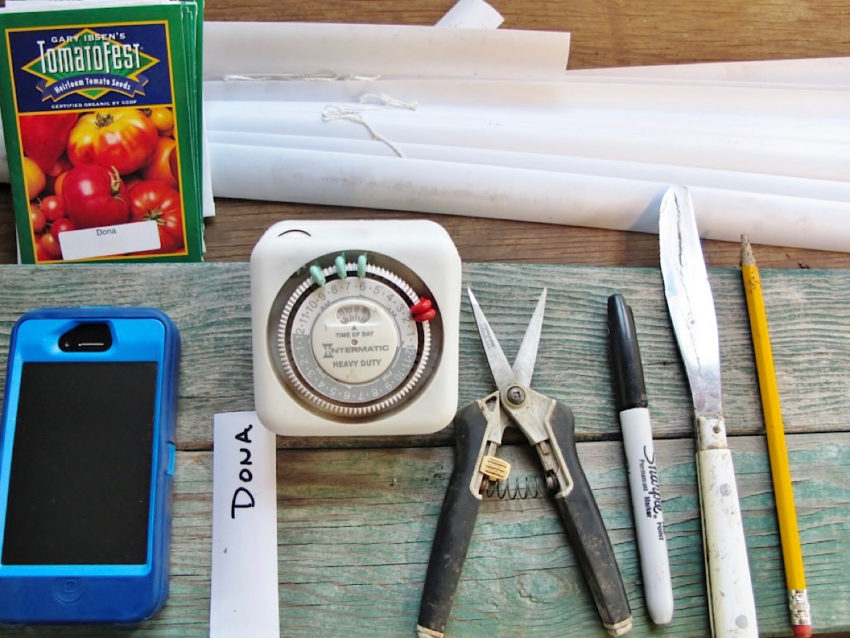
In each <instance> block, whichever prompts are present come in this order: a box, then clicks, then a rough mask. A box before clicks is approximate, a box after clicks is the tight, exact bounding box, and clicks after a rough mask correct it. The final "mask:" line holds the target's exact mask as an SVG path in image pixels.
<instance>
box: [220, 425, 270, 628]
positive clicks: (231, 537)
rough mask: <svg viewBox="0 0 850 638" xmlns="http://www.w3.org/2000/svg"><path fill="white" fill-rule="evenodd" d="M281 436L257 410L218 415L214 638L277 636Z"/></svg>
mask: <svg viewBox="0 0 850 638" xmlns="http://www.w3.org/2000/svg"><path fill="white" fill-rule="evenodd" d="M276 461H277V457H276V449H275V435H274V434H273V433H272V432H270V431H269V430H267V429H266V428H265V427H264V426H263V424H262V423H260V421H259V419H257V414H256V412H227V413H224V414H216V415H215V417H214V421H213V515H212V570H211V572H212V574H211V578H210V581H211V582H210V638H243V637H244V636H251V638H278V637H279V636H280V619H279V613H278V583H277V473H276V470H275V465H276Z"/></svg>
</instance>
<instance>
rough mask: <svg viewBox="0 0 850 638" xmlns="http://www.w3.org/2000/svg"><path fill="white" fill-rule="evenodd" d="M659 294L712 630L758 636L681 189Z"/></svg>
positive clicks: (671, 196) (707, 293) (706, 313)
mask: <svg viewBox="0 0 850 638" xmlns="http://www.w3.org/2000/svg"><path fill="white" fill-rule="evenodd" d="M658 239H659V245H660V247H661V274H662V277H663V279H664V293H665V296H666V297H667V307H668V309H669V311H670V319H671V322H672V324H673V331H674V332H675V333H676V340H677V341H678V343H679V350H680V351H681V354H682V360H683V361H684V364H685V370H686V371H687V375H688V383H689V384H690V387H691V394H692V395H693V402H694V416H695V421H694V423H695V428H696V439H697V452H696V468H697V479H698V482H699V494H700V511H701V515H702V535H703V552H704V555H705V567H706V584H707V589H708V597H709V619H710V622H711V631H712V635H713V636H715V637H718V638H719V637H726V636H730V637H732V636H734V637H735V638H744V637H745V636H746V637H749V636H753V637H757V636H758V626H757V621H756V608H755V600H754V597H753V586H752V581H751V578H750V567H749V562H748V561H747V543H746V539H745V537H744V525H743V521H742V519H741V509H740V504H739V503H738V488H737V486H736V484H735V468H734V467H733V465H732V452H731V451H730V450H729V446H728V445H727V442H726V423H725V421H724V419H723V408H722V403H721V391H720V345H719V341H718V337H717V317H716V315H715V312H714V299H713V298H712V295H711V286H710V285H709V283H708V273H707V272H706V269H705V261H704V260H703V256H702V248H701V247H700V239H699V233H698V231H697V224H696V219H695V218H694V212H693V205H692V204H691V198H690V194H689V193H688V191H687V189H686V188H683V187H681V186H673V187H671V188H669V189H668V190H667V191H666V192H665V193H664V196H663V198H662V199H661V211H660V215H659V219H658Z"/></svg>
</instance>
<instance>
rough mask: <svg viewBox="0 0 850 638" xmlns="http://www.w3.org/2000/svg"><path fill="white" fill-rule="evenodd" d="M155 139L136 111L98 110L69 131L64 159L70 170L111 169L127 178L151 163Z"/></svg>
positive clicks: (145, 119) (155, 134)
mask: <svg viewBox="0 0 850 638" xmlns="http://www.w3.org/2000/svg"><path fill="white" fill-rule="evenodd" d="M158 139H159V133H158V131H157V128H156V126H154V125H153V123H152V122H151V121H150V119H148V117H147V116H146V115H145V114H144V113H142V112H141V111H139V110H138V109H99V110H97V111H92V112H91V113H87V114H85V115H83V116H82V117H81V118H80V119H79V121H78V122H77V124H76V125H75V126H74V128H73V129H71V135H70V137H69V138H68V159H70V160H71V163H72V164H73V165H74V166H77V165H79V164H97V165H98V166H103V167H104V168H107V169H111V168H112V167H115V168H116V169H118V172H119V173H120V174H121V175H127V174H129V173H132V172H134V171H137V170H139V169H140V168H142V167H143V166H146V165H147V164H148V163H149V162H150V161H151V159H152V158H153V154H154V151H155V150H156V142H157V140H158Z"/></svg>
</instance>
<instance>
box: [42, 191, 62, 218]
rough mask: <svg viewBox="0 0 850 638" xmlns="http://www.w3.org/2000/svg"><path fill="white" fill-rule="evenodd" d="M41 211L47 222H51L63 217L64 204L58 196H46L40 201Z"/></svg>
mask: <svg viewBox="0 0 850 638" xmlns="http://www.w3.org/2000/svg"><path fill="white" fill-rule="evenodd" d="M41 211H42V212H43V213H44V216H45V218H46V219H47V221H49V222H52V221H54V220H57V219H59V218H60V217H64V216H65V203H64V202H63V201H62V198H61V197H59V196H58V195H48V196H47V197H45V198H43V199H42V200H41Z"/></svg>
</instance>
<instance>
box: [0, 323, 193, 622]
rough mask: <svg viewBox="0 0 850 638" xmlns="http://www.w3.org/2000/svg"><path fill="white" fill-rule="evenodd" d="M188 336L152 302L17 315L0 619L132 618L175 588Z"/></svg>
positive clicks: (2, 495) (7, 421)
mask: <svg viewBox="0 0 850 638" xmlns="http://www.w3.org/2000/svg"><path fill="white" fill-rule="evenodd" d="M179 350H180V339H179V334H178V331H177V328H176V327H175V325H174V323H173V322H172V321H171V319H169V317H168V316H167V315H166V314H164V313H162V312H160V311H158V310H154V309H150V308H104V307H98V308H56V309H44V310H35V311H32V312H29V313H27V314H25V315H24V316H22V317H21V318H20V319H19V320H18V321H17V322H16V323H15V325H14V327H13V328H12V333H11V340H10V349H9V359H8V364H7V377H6V391H5V395H4V402H3V417H2V418H3V421H2V431H0V622H6V623H136V622H139V621H142V620H145V619H147V618H149V617H150V616H152V615H153V614H154V613H156V611H158V610H159V609H160V608H161V607H162V605H163V604H164V603H165V599H166V598H167V596H168V566H169V545H170V542H169V541H170V529H171V490H172V482H173V475H174V460H175V445H174V439H175V421H176V414H177V409H176V408H177V383H178V367H179V366H178V359H179Z"/></svg>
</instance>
